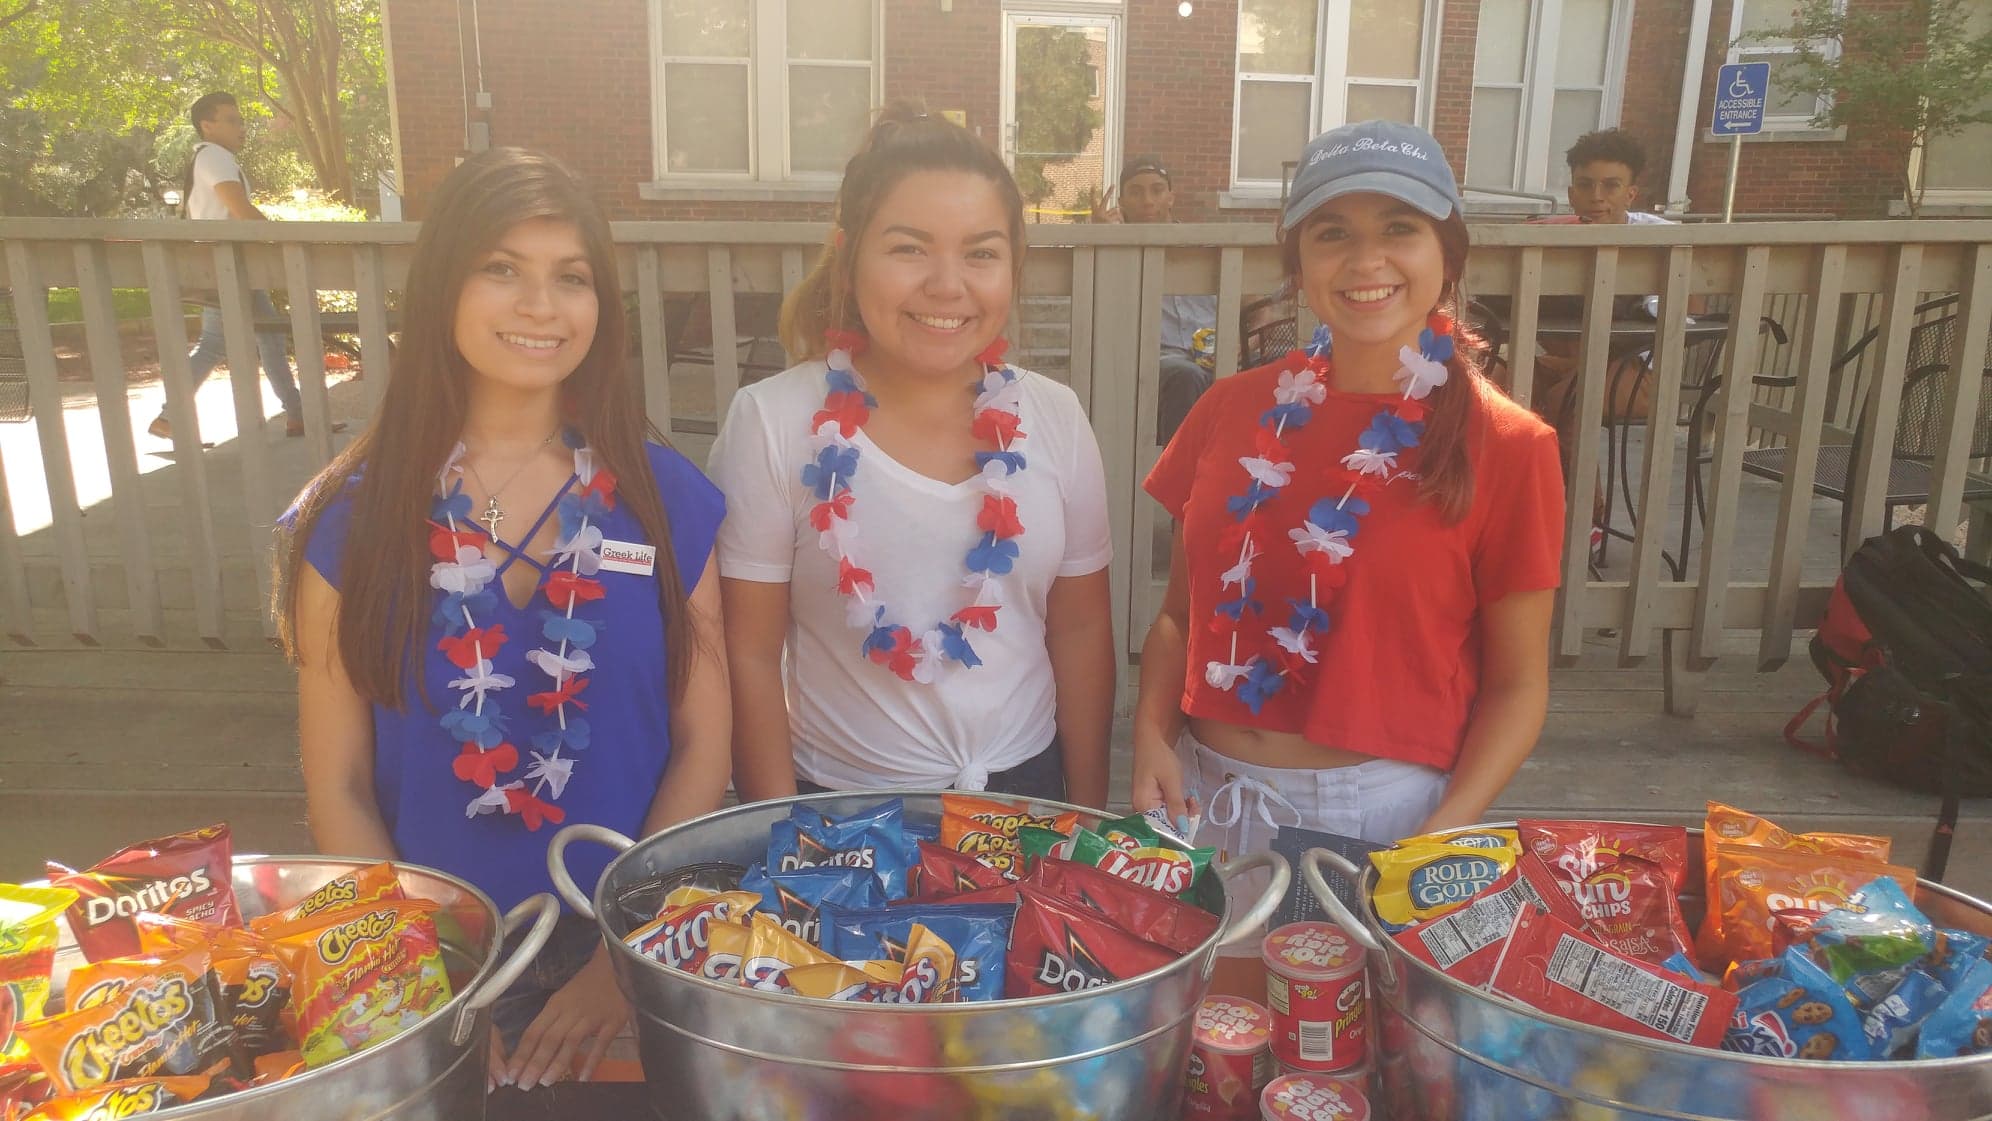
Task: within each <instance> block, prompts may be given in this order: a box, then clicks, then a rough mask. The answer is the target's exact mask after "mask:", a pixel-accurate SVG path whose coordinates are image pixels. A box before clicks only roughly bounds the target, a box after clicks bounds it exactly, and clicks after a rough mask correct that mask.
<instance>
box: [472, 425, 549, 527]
mask: <svg viewBox="0 0 1992 1121" xmlns="http://www.w3.org/2000/svg"><path fill="white" fill-rule="evenodd" d="M558 435H560V429H558V428H556V429H554V430H553V431H551V432H549V433H547V434H546V439H544V440H541V441H540V442H539V446H538V447H536V448H534V449H533V451H532V454H531V455H528V456H527V457H526V458H525V461H524V462H522V463H520V464H519V466H518V467H517V468H515V469H514V470H513V471H512V473H511V474H510V475H507V476H506V477H505V481H504V482H502V483H499V484H498V486H497V487H496V488H493V487H487V486H485V485H484V476H483V475H481V474H479V473H478V470H477V465H476V464H474V463H472V462H471V461H470V459H469V457H468V456H466V457H465V458H464V461H463V465H464V466H465V467H468V468H470V477H471V478H473V479H475V480H477V485H478V487H479V489H481V490H483V491H484V496H485V503H484V512H483V513H482V514H479V515H477V520H478V521H480V522H483V523H484V526H485V528H486V529H487V530H489V531H490V533H491V538H492V540H494V541H495V540H497V539H498V525H499V523H500V522H503V521H504V520H505V510H504V508H503V507H501V506H499V505H498V495H499V494H500V493H502V492H503V491H504V489H505V488H506V487H509V486H511V485H512V484H513V483H514V482H515V481H517V479H518V477H519V476H520V475H522V474H524V473H525V470H526V468H528V467H531V466H532V464H533V460H535V459H538V458H539V453H540V452H542V451H545V450H546V446H547V445H548V444H551V443H553V438H554V437H555V436H558Z"/></svg>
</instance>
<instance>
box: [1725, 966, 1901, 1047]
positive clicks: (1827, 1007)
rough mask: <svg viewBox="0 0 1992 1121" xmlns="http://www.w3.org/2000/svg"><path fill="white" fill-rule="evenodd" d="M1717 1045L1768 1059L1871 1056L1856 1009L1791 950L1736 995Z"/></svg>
mask: <svg viewBox="0 0 1992 1121" xmlns="http://www.w3.org/2000/svg"><path fill="white" fill-rule="evenodd" d="M1722 1049H1723V1050H1725V1051H1735V1052H1738V1053H1740V1054H1744V1055H1761V1056H1764V1057H1767V1058H1774V1059H1809V1060H1816V1061H1825V1060H1828V1059H1832V1060H1836V1061H1840V1062H1864V1061H1867V1060H1869V1059H1873V1058H1876V1057H1877V1056H1876V1055H1875V1053H1874V1048H1873V1046H1872V1045H1871V1044H1870V1043H1869V1042H1868V1038H1867V1033H1866V1031H1865V1030H1864V1029H1863V1028H1862V1026H1861V1017H1860V1013H1858V1012H1856V1011H1854V1006H1853V1004H1852V1003H1850V1002H1849V1001H1848V1000H1847V994H1846V993H1845V992H1844V991H1843V990H1842V989H1841V988H1840V986H1839V984H1837V983H1836V982H1835V981H1834V980H1833V979H1832V978H1831V977H1828V976H1827V975H1826V974H1825V973H1824V972H1823V971H1821V970H1820V969H1819V967H1818V966H1816V965H1814V964H1813V963H1812V960H1811V959H1810V958H1807V957H1806V956H1805V955H1804V954H1802V953H1799V952H1797V951H1795V950H1791V951H1786V953H1785V954H1784V956H1782V957H1781V958H1779V959H1778V971H1777V973H1776V974H1774V975H1772V976H1769V977H1763V978H1761V979H1759V980H1755V981H1752V982H1751V983H1750V984H1749V985H1748V986H1746V987H1745V988H1743V989H1742V991H1740V992H1738V993H1737V994H1736V1015H1735V1017H1734V1019H1733V1020H1732V1021H1731V1023H1730V1026H1729V1030H1728V1031H1727V1032H1725V1033H1724V1035H1723V1037H1722Z"/></svg>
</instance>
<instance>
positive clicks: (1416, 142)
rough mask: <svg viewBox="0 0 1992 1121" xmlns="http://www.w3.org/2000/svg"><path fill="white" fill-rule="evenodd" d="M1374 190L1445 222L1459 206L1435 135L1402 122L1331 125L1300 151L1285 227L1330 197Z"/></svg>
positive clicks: (1454, 183)
mask: <svg viewBox="0 0 1992 1121" xmlns="http://www.w3.org/2000/svg"><path fill="white" fill-rule="evenodd" d="M1360 191H1374V192H1376V193H1377V194H1380V195H1389V196H1390V197H1391V198H1394V199H1396V200H1398V201H1399V202H1402V203H1405V204H1407V205H1409V206H1414V207H1416V208H1417V209H1418V210H1420V211H1422V212H1423V213H1425V214H1428V215H1430V216H1431V217H1432V218H1433V219H1435V220H1438V221H1444V220H1445V219H1447V218H1450V217H1452V214H1453V212H1454V211H1456V210H1458V209H1459V205H1460V202H1459V182H1458V181H1457V180H1455V179H1454V178H1453V172H1452V166H1451V165H1450V164H1448V163H1446V154H1445V152H1443V151H1441V150H1440V149H1439V142H1438V141H1436V140H1434V139H1432V134H1431V133H1429V132H1426V131H1425V130H1424V129H1422V128H1419V127H1418V126H1416V125H1407V124H1402V123H1399V122H1397V121H1361V122H1358V123H1356V124H1348V125H1343V126H1342V127H1340V128H1334V129H1329V130H1328V131H1327V132H1324V133H1322V134H1321V135H1320V136H1317V137H1315V138H1314V139H1313V140H1310V141H1308V144H1307V148H1306V149H1305V150H1303V151H1302V152H1301V154H1300V167H1299V168H1298V169H1297V170H1295V171H1294V174H1293V186H1292V188H1291V189H1290V190H1288V192H1287V204H1286V211H1285V212H1284V213H1283V214H1281V215H1280V232H1281V233H1286V232H1287V231H1289V230H1291V229H1293V228H1294V227H1295V226H1298V225H1300V222H1301V220H1302V219H1303V218H1306V217H1307V216H1308V215H1309V214H1312V213H1314V210H1315V208H1316V207H1319V206H1320V205H1321V204H1322V203H1324V202H1327V201H1328V200H1329V199H1334V198H1340V197H1341V196H1343V195H1352V194H1356V193H1358V192H1360Z"/></svg>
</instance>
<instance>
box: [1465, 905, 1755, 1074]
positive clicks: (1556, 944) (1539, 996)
mask: <svg viewBox="0 0 1992 1121" xmlns="http://www.w3.org/2000/svg"><path fill="white" fill-rule="evenodd" d="M1488 988H1489V989H1491V990H1492V991H1493V992H1496V993H1500V994H1501V995H1503V996H1507V997H1512V998H1514V999H1515V1000H1519V1001H1521V1002H1522V1003H1523V1004H1526V1005H1528V1006H1530V1007H1531V1008H1537V1009H1540V1010H1542V1011H1544V1012H1547V1013H1549V1014H1551V1015H1553V1016H1562V1017H1564V1018H1565V1019H1569V1020H1576V1021H1577V1022H1578V1023H1583V1024H1591V1025H1593V1026H1596V1027H1601V1028H1611V1029H1613V1030H1614V1031H1622V1032H1626V1033H1628V1034H1630V1035H1637V1036H1641V1037H1644V1038H1646V1039H1663V1040H1668V1041H1670V1042H1674V1043H1688V1044H1693V1045H1694V1046H1697V1047H1716V1046H1719V1045H1720V1044H1721V1043H1722V1036H1723V1033H1724V1032H1725V1031H1727V1030H1728V1028H1729V1020H1730V1017H1732V1016H1734V1015H1735V1014H1736V994H1734V993H1731V992H1725V991H1724V990H1723V989H1721V988H1720V987H1718V986H1715V985H1704V984H1701V983H1700V982H1697V981H1690V980H1688V979H1687V978H1685V977H1682V976H1681V975H1679V974H1677V973H1669V972H1667V971H1666V970H1664V969H1661V968H1660V967H1659V966H1657V965H1648V964H1646V963H1645V962H1643V961H1636V960H1634V959H1632V958H1628V957H1625V956H1623V955H1620V954H1615V953H1613V952H1612V951H1611V950H1610V949H1609V948H1608V947H1606V946H1605V945H1604V944H1603V943H1601V942H1599V941H1598V940H1597V939H1595V938H1592V937H1591V936H1590V935H1588V934H1585V933H1584V932H1583V931H1581V930H1578V929H1577V928H1576V927H1574V926H1572V925H1570V924H1569V923H1567V922H1564V921H1563V920H1562V919H1559V918H1556V917H1554V916H1552V915H1549V914H1546V913H1544V912H1542V911H1539V910H1537V909H1535V908H1533V907H1524V908H1522V910H1521V912H1520V913H1519V914H1517V915H1516V916H1515V929H1514V930H1513V931H1512V932H1511V933H1510V934H1509V935H1508V946H1507V949H1505V950H1503V951H1502V953H1501V960H1500V961H1498V962H1496V963H1495V966H1494V977H1493V980H1492V982H1491V983H1490V984H1489V985H1488Z"/></svg>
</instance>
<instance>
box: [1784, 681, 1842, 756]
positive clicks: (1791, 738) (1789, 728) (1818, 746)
mask: <svg viewBox="0 0 1992 1121" xmlns="http://www.w3.org/2000/svg"><path fill="white" fill-rule="evenodd" d="M1832 696H1833V693H1832V691H1830V690H1829V691H1827V692H1824V693H1821V694H1819V695H1818V696H1816V697H1814V698H1812V699H1811V700H1809V701H1807V702H1805V707H1804V708H1801V709H1799V710H1798V715H1796V716H1793V717H1792V718H1791V719H1790V720H1788V721H1786V722H1785V726H1784V738H1785V742H1786V743H1788V744H1790V745H1792V746H1793V747H1795V748H1798V749H1799V750H1800V751H1804V752H1809V753H1810V754H1813V755H1817V756H1819V757H1820V758H1822V759H1833V760H1838V759H1839V758H1840V752H1839V750H1838V748H1837V747H1836V746H1835V745H1834V738H1835V737H1834V735H1833V709H1832V707H1831V706H1828V707H1827V709H1826V739H1825V740H1824V741H1823V742H1820V743H1814V742H1812V741H1811V740H1808V739H1805V738H1804V737H1802V736H1800V735H1799V734H1798V731H1799V729H1800V728H1803V727H1805V722H1806V721H1808V720H1810V719H1812V714H1813V713H1814V712H1816V711H1818V710H1819V706H1821V705H1823V704H1826V702H1827V701H1828V700H1830V699H1831V698H1832Z"/></svg>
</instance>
